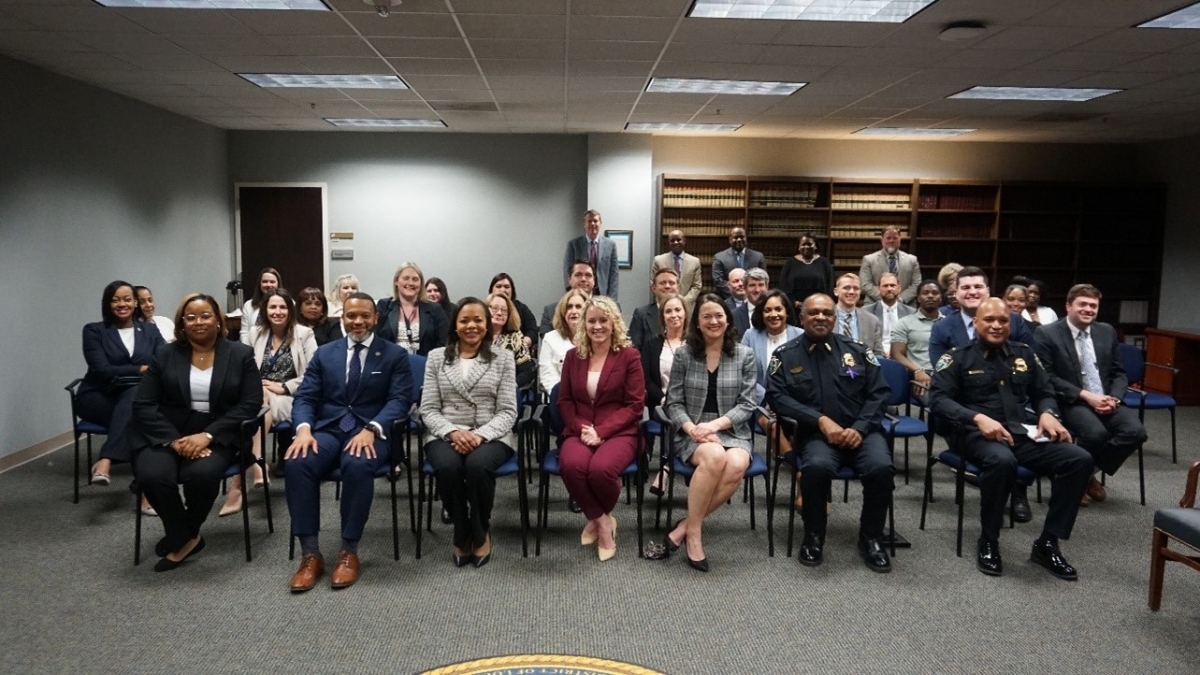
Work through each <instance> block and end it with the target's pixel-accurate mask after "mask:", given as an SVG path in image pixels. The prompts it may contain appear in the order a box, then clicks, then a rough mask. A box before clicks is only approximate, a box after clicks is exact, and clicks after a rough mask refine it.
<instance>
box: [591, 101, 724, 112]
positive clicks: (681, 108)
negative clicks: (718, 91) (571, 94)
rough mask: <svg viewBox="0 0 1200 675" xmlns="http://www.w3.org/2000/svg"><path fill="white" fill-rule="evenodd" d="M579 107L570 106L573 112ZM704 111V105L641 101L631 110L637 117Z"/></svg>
mask: <svg viewBox="0 0 1200 675" xmlns="http://www.w3.org/2000/svg"><path fill="white" fill-rule="evenodd" d="M577 107H579V106H571V109H572V110H574V109H576V108H577ZM703 109H704V103H646V102H645V101H642V102H640V103H638V104H637V107H636V108H634V109H633V111H634V113H636V114H638V115H656V114H660V113H661V114H663V115H695V114H697V113H699V112H700V111H701V110H703Z"/></svg>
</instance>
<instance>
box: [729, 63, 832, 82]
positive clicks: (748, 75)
mask: <svg viewBox="0 0 1200 675" xmlns="http://www.w3.org/2000/svg"><path fill="white" fill-rule="evenodd" d="M831 68H832V67H831V66H816V65H810V64H805V65H778V64H769V63H745V64H739V65H738V74H737V76H736V77H735V78H734V79H741V80H767V81H773V82H813V81H815V80H817V79H818V78H820V77H821V76H822V75H824V74H825V73H827V72H829V71H830V70H831Z"/></svg>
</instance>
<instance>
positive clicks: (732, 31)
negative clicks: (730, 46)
mask: <svg viewBox="0 0 1200 675" xmlns="http://www.w3.org/2000/svg"><path fill="white" fill-rule="evenodd" d="M784 23H788V22H786V21H771V20H765V19H737V20H724V19H698V18H688V19H684V20H683V21H681V22H680V23H679V28H678V29H676V31H675V35H674V37H672V38H671V41H672V42H722V43H734V44H748V45H768V44H771V43H772V42H773V41H774V40H775V38H776V36H778V35H779V32H780V29H781V28H782V27H783V26H782V24H784Z"/></svg>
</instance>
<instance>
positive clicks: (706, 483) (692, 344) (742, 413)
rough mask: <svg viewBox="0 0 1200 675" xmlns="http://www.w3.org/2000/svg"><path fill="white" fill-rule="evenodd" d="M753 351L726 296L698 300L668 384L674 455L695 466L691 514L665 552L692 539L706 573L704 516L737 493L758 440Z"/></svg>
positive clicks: (691, 550) (696, 564) (695, 559)
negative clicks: (753, 429)
mask: <svg viewBox="0 0 1200 675" xmlns="http://www.w3.org/2000/svg"><path fill="white" fill-rule="evenodd" d="M754 384H755V366H754V351H753V350H751V349H750V348H749V347H747V346H745V345H742V344H738V343H737V341H736V340H735V339H734V329H733V321H732V318H731V317H730V316H729V310H728V308H726V306H725V303H723V302H722V301H721V298H720V297H718V296H716V295H713V294H711V293H710V294H707V295H702V296H700V298H699V299H698V300H697V304H696V310H695V311H694V312H693V313H692V318H691V321H690V322H689V325H688V334H687V344H686V345H684V347H683V348H681V349H680V350H679V351H678V352H676V353H675V362H674V364H672V366H671V377H670V380H669V382H668V384H667V404H666V414H667V417H668V418H670V420H671V425H672V426H674V427H675V438H674V445H675V451H676V456H677V457H679V459H681V460H682V461H684V462H690V463H691V464H693V465H694V466H695V467H696V473H695V474H694V475H693V476H692V482H691V486H690V487H689V489H688V515H687V518H685V519H684V520H681V521H680V522H678V523H676V524H675V526H674V527H673V528H672V529H671V531H670V532H669V533H668V534H667V540H666V541H665V542H663V544H664V547H665V548H666V550H667V551H672V550H675V549H678V548H679V547H680V546H682V545H683V544H684V542H685V541H686V543H687V557H688V564H689V565H691V566H692V567H693V568H695V569H697V570H700V571H701V572H707V571H708V558H707V557H705V555H704V545H703V543H702V542H701V527H702V526H703V523H704V518H705V517H706V516H707V515H708V514H710V513H712V512H713V511H716V510H717V508H719V507H720V506H721V505H722V504H724V503H725V502H726V500H728V499H729V498H730V497H731V496H733V494H734V493H735V492H737V489H738V486H739V485H740V484H741V482H742V476H743V475H744V474H745V473H746V468H747V467H749V466H750V453H751V452H752V451H753V448H754V441H753V439H752V438H751V435H750V420H751V417H752V416H753V415H754V400H755V399H754V397H755V394H754Z"/></svg>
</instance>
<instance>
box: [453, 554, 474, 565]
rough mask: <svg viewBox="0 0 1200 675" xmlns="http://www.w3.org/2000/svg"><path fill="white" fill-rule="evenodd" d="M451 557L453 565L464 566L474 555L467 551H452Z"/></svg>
mask: <svg viewBox="0 0 1200 675" xmlns="http://www.w3.org/2000/svg"><path fill="white" fill-rule="evenodd" d="M451 557H452V558H453V559H454V566H455V567H466V566H467V565H470V564H471V560H472V559H473V558H474V557H475V556H473V555H471V554H470V553H468V554H466V555H459V554H458V553H452V554H451Z"/></svg>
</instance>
